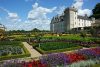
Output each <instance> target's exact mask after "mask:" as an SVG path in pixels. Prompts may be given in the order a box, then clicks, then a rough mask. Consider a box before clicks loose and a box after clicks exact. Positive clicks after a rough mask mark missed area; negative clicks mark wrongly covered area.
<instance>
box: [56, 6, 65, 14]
mask: <svg viewBox="0 0 100 67" xmlns="http://www.w3.org/2000/svg"><path fill="white" fill-rule="evenodd" d="M65 8H66V7H65V6H61V7H59V8H58V9H57V10H56V13H57V14H62V13H63V11H64V9H65Z"/></svg>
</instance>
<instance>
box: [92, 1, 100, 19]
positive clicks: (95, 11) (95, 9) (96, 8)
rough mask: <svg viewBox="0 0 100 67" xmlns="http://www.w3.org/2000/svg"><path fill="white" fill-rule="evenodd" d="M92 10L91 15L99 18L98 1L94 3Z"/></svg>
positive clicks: (99, 4) (99, 5) (99, 8)
mask: <svg viewBox="0 0 100 67" xmlns="http://www.w3.org/2000/svg"><path fill="white" fill-rule="evenodd" d="M92 12H93V15H91V17H95V19H99V18H100V3H97V4H96V6H95V7H94V9H93V10H92Z"/></svg>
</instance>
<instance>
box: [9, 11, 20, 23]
mask: <svg viewBox="0 0 100 67" xmlns="http://www.w3.org/2000/svg"><path fill="white" fill-rule="evenodd" d="M7 19H8V20H9V21H11V22H19V21H21V19H19V16H18V14H17V13H11V12H9V13H8V17H7Z"/></svg>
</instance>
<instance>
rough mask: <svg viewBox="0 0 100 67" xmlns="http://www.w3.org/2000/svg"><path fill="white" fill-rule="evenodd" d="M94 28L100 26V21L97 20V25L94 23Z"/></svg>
mask: <svg viewBox="0 0 100 67" xmlns="http://www.w3.org/2000/svg"><path fill="white" fill-rule="evenodd" d="M92 26H95V27H98V26H100V19H96V20H95V23H92Z"/></svg>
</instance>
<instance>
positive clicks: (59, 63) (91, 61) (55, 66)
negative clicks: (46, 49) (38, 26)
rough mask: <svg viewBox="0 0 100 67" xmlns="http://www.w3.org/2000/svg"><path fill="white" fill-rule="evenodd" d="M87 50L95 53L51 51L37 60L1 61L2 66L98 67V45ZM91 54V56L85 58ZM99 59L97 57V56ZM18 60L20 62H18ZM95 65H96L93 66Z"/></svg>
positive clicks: (99, 56) (99, 54)
mask: <svg viewBox="0 0 100 67" xmlns="http://www.w3.org/2000/svg"><path fill="white" fill-rule="evenodd" d="M88 50H89V52H91V53H92V52H95V55H94V54H93V53H92V54H87V53H88V52H87V49H82V50H81V52H82V53H81V52H80V51H79V52H78V51H75V52H71V53H68V54H66V53H52V54H47V55H43V56H41V57H39V59H38V60H35V59H31V60H29V61H28V60H26V61H23V60H22V61H21V60H20V59H19V60H18V59H15V60H9V61H4V62H2V64H1V65H2V66H3V67H4V66H5V67H96V66H97V67H100V47H96V48H89V49H88ZM91 55H93V56H94V57H93V58H87V57H90V56H91ZM97 57H98V58H99V59H98V58H97ZM19 61H20V62H19ZM95 65H96V66H95Z"/></svg>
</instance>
